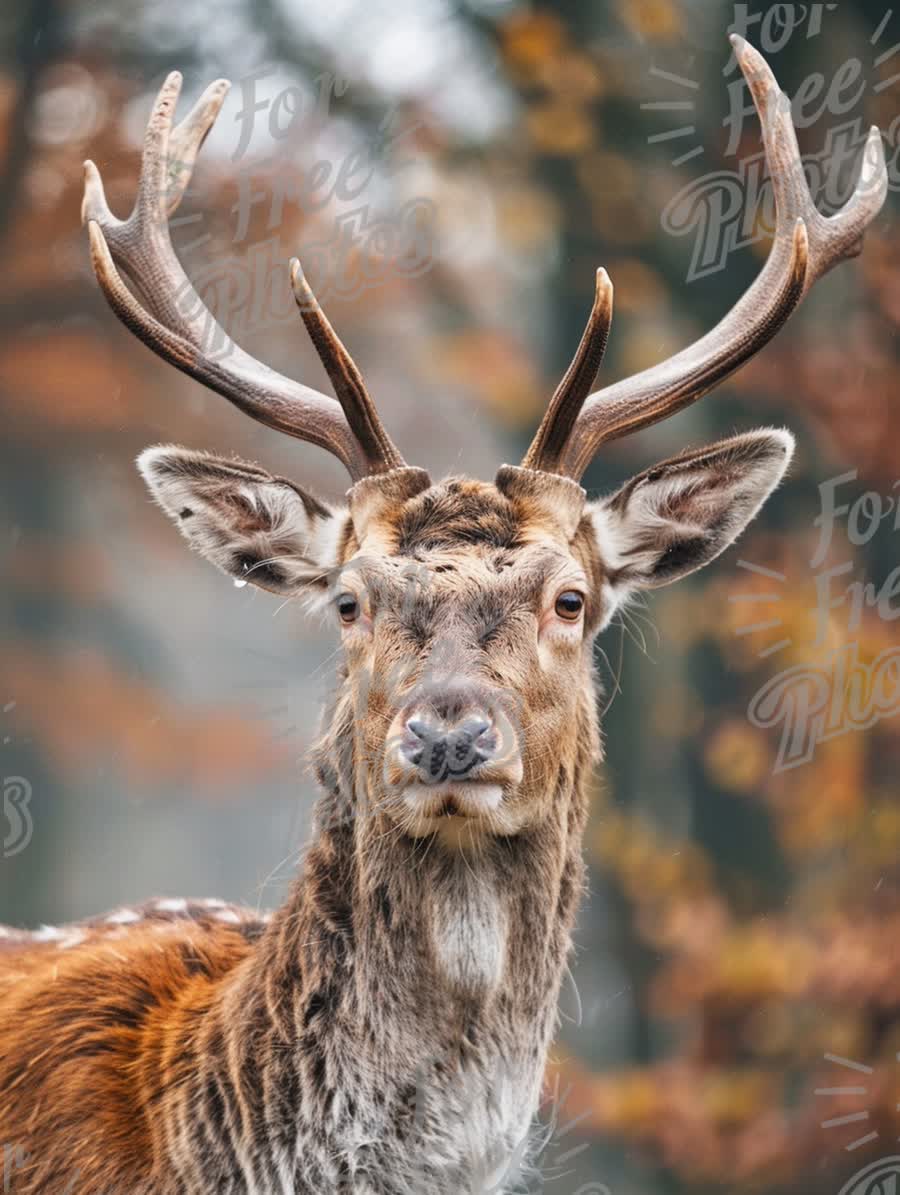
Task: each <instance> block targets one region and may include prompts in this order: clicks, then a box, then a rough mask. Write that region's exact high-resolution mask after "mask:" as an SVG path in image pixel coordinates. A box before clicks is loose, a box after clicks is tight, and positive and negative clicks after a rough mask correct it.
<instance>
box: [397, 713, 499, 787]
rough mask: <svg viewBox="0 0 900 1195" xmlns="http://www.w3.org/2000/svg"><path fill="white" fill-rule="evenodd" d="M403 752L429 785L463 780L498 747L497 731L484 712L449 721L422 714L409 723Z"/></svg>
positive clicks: (490, 756) (403, 743)
mask: <svg viewBox="0 0 900 1195" xmlns="http://www.w3.org/2000/svg"><path fill="white" fill-rule="evenodd" d="M400 749H401V751H402V753H403V754H404V755H405V757H406V758H407V759H408V760H409V762H410V763H411V764H412V765H413V766H414V767H415V768H417V769H418V772H419V776H420V777H421V779H422V780H423V781H424V782H425V783H426V784H438V783H440V782H442V781H444V780H452V779H463V778H464V777H465V776H467V775H468V774H469V773H470V772H471V771H472V770H473V769H474V768H476V767H477V766H478V764H480V763H484V762H485V761H486V760H489V759H491V758H492V757H493V756H494V754H495V753H496V750H497V734H496V732H495V730H494V726H493V723H492V721H491V720H490V719H489V718H488V717H487V715H486V714H483V713H480V712H479V713H474V714H469V715H468V716H467V717H465V718H464V719H462V720H461V721H459V722H456V723H451V724H449V725H448V724H447V723H446V722H443V721H439V720H437V719H434V718H430V717H427V716H426V715H424V714H423V715H421V716H419V717H413V718H410V719H409V720H408V721H407V723H406V734H405V735H404V738H403V742H402V744H401V748H400Z"/></svg>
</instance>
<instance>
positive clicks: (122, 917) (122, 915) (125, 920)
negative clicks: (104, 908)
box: [106, 909, 141, 925]
mask: <svg viewBox="0 0 900 1195" xmlns="http://www.w3.org/2000/svg"><path fill="white" fill-rule="evenodd" d="M140 920H141V915H140V913H136V912H135V911H134V909H119V910H117V911H116V912H115V913H110V915H109V916H108V917H107V918H106V921H107V924H109V925H130V924H131V923H132V921H140Z"/></svg>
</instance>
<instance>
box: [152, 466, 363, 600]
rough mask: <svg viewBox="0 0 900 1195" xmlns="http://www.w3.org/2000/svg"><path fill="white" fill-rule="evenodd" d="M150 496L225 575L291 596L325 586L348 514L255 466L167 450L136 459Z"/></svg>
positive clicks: (346, 528) (336, 560)
mask: <svg viewBox="0 0 900 1195" xmlns="http://www.w3.org/2000/svg"><path fill="white" fill-rule="evenodd" d="M137 465H138V469H139V470H140V472H141V475H142V477H143V478H144V481H146V483H147V485H148V487H149V489H150V493H151V494H152V495H153V497H154V498H155V499H156V501H157V502H158V503H159V505H160V506H161V507H162V508H163V510H164V511H165V512H166V514H167V515H169V516H170V517H171V518H172V519H173V520H174V522H175V523H176V524H177V526H178V529H179V531H180V532H181V533H182V535H183V536H184V537H185V539H186V540H187V541H188V543H189V544H190V545H191V547H192V548H195V549H196V551H198V552H199V553H200V555H201V556H205V557H206V559H207V560H210V561H212V563H213V564H214V565H216V567H217V568H220V569H221V570H222V571H223V572H224V573H227V574H228V575H229V576H230V577H234V578H235V580H237V581H246V582H249V583H250V584H253V585H258V586H259V587H260V588H261V589H268V590H271V591H272V592H274V593H280V594H286V595H290V594H294V593H299V592H300V591H301V590H303V589H306V588H308V587H309V586H311V585H313V586H323V587H324V586H325V585H326V584H327V577H328V572H329V571H330V570H331V569H333V568H335V567H336V566H337V564H338V555H339V550H340V547H341V544H342V543H343V540H344V537H345V536H346V534H347V532H348V529H349V516H348V515H347V513H346V512H345V511H342V510H331V509H329V508H328V507H327V506H324V505H323V504H322V503H321V502H319V501H318V500H317V499H315V498H313V497H312V496H311V495H310V494H307V493H305V492H304V491H303V490H301V489H300V488H299V486H296V485H294V484H293V482H290V481H286V480H285V479H284V478H282V477H274V476H272V474H270V473H267V472H266V471H265V470H264V469H260V468H259V467H258V466H257V465H251V464H248V463H247V462H246V461H241V460H226V459H224V458H223V457H217V456H212V455H211V454H210V453H207V452H193V451H191V450H190V449H187V448H178V447H175V446H172V445H166V446H161V447H158V448H148V449H147V450H146V451H145V452H142V453H141V455H140V456H139V457H138V461H137Z"/></svg>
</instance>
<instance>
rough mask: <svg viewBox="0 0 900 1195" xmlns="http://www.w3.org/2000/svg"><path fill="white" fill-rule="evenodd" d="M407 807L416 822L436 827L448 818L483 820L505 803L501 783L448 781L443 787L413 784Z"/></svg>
mask: <svg viewBox="0 0 900 1195" xmlns="http://www.w3.org/2000/svg"><path fill="white" fill-rule="evenodd" d="M404 801H405V804H406V805H407V807H408V808H409V809H411V810H413V811H414V812H415V814H416V818H417V820H421V821H423V822H428V823H431V824H434V823H436V822H444V821H446V819H448V818H463V819H480V818H485V817H487V816H489V815H490V814H491V813H492V812H494V810H496V809H498V808H499V807H500V805H501V803H502V801H503V790H502V788H501V786H500V785H499V784H485V783H484V782H481V783H479V782H478V781H477V780H447V781H444V782H442V783H440V784H411V785H409V787H408V788H407V789H406V792H405V793H404Z"/></svg>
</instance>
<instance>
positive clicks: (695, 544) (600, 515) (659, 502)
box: [590, 428, 794, 601]
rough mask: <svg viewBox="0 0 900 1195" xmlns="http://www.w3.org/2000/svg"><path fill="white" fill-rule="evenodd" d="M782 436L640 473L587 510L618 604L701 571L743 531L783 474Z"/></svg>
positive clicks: (788, 442)
mask: <svg viewBox="0 0 900 1195" xmlns="http://www.w3.org/2000/svg"><path fill="white" fill-rule="evenodd" d="M793 452H794V438H793V436H792V435H791V434H790V433H789V432H787V431H782V430H779V429H775V428H765V429H761V430H759V431H754V432H748V433H746V434H745V435H741V436H734V437H732V438H731V439H729V440H721V441H719V443H718V444H711V445H710V446H709V447H708V448H703V449H700V450H698V451H695V452H686V453H683V454H682V455H680V456H676V457H672V458H671V459H670V460H667V461H663V462H662V464H659V465H655V466H654V467H653V468H652V469H648V470H646V471H645V472H644V473H639V474H638V476H637V477H634V478H632V480H631V481H629V482H628V483H627V484H626V485H624V486H623V487H622V489H620V490H619V491H618V492H617V493H615V494H613V495H612V496H611V497H609V498H604V499H601V500H600V501H599V502H595V503H593V504H592V505H591V507H590V515H591V517H592V519H593V523H594V528H595V531H596V535H597V544H598V548H599V551H600V555H601V558H602V561H603V565H604V568H605V570H606V576H607V580H608V582H609V585H610V587H611V589H612V591H613V593H614V595H615V598H616V600H617V601H619V600H621V599H622V598H623V597H627V595H628V593H629V592H630V591H634V590H637V589H655V588H656V587H657V586H660V585H668V584H669V582H670V581H677V580H678V579H679V578H680V577H684V576H687V574H688V573H692V572H694V571H695V570H696V569H698V568H702V567H703V565H704V564H708V563H709V562H710V561H711V560H714V559H715V558H716V556H718V555H719V553H720V552H723V551H724V550H725V548H727V547H728V545H729V544H731V543H733V542H734V540H735V539H737V537H738V536H739V535H740V533H741V532H742V531H743V530H744V528H745V527H746V526H747V524H748V523H749V522H750V521H751V520H752V519H753V517H754V515H755V514H756V513H757V511H758V510H759V508H760V507H761V506H762V504H763V502H765V500H766V498H768V496H769V494H771V492H772V491H773V490H774V489H775V487H776V486H777V485H778V483H779V482H780V481H781V479H782V477H783V476H784V473H785V470H786V469H787V467H788V465H789V464H790V460H791V457H792V456H793Z"/></svg>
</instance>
